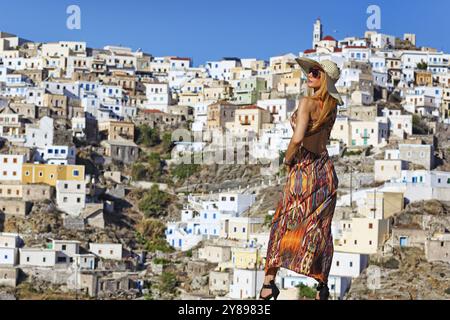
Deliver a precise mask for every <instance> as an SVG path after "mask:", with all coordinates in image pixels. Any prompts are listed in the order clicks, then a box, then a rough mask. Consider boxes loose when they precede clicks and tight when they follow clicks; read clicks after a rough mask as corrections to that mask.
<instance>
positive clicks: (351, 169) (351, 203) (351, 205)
mask: <svg viewBox="0 0 450 320" xmlns="http://www.w3.org/2000/svg"><path fill="white" fill-rule="evenodd" d="M352 181H353V167H352V166H350V207H351V208H352V211H353V185H352Z"/></svg>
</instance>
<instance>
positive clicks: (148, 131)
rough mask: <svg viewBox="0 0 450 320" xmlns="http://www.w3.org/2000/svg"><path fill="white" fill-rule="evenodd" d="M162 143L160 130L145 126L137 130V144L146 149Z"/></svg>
mask: <svg viewBox="0 0 450 320" xmlns="http://www.w3.org/2000/svg"><path fill="white" fill-rule="evenodd" d="M160 142H161V139H160V137H159V131H158V129H154V128H150V127H149V126H148V125H146V124H144V125H142V126H139V127H137V128H136V143H137V144H139V145H143V146H145V147H154V146H156V145H158V144H159V143H160Z"/></svg>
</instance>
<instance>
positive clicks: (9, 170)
mask: <svg viewBox="0 0 450 320" xmlns="http://www.w3.org/2000/svg"><path fill="white" fill-rule="evenodd" d="M25 161H26V157H25V155H18V154H17V155H5V154H0V182H5V181H21V180H22V165H23V164H24V163H25Z"/></svg>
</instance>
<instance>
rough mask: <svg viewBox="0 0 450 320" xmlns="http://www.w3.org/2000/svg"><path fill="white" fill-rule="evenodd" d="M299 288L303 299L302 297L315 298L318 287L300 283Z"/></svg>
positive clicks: (300, 296)
mask: <svg viewBox="0 0 450 320" xmlns="http://www.w3.org/2000/svg"><path fill="white" fill-rule="evenodd" d="M297 288H298V296H299V298H300V299H302V298H308V299H314V298H315V297H316V295H317V291H316V289H314V288H311V287H308V286H307V285H304V284H303V283H300V284H299V285H298V286H297Z"/></svg>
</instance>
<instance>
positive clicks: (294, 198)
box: [264, 147, 339, 283]
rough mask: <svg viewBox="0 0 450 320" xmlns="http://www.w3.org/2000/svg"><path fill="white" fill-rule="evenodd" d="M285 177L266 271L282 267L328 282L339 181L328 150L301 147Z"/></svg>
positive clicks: (267, 255)
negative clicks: (316, 150) (332, 221)
mask: <svg viewBox="0 0 450 320" xmlns="http://www.w3.org/2000/svg"><path fill="white" fill-rule="evenodd" d="M286 179H287V181H286V185H285V187H284V190H283V194H282V195H281V196H280V200H279V202H278V205H277V209H276V211H275V214H274V216H273V219H272V224H271V231H270V239H269V243H268V248H267V254H266V263H265V268H264V270H265V272H266V273H267V271H268V270H269V269H270V268H277V267H283V268H286V269H289V270H292V271H294V272H296V273H299V274H302V275H306V276H308V277H311V278H314V279H316V280H317V281H319V282H325V283H326V282H328V274H329V272H330V268H331V262H332V259H333V253H334V249H333V237H332V235H331V220H332V219H333V215H334V209H335V207H336V200H337V193H336V192H337V188H338V183H339V181H338V178H337V175H336V171H335V169H334V165H333V162H332V160H331V159H330V157H329V155H328V151H327V150H325V151H324V152H323V153H321V154H317V155H316V154H314V153H312V152H311V151H308V150H307V149H305V148H304V147H301V149H300V150H299V152H298V153H297V155H296V157H295V161H294V164H293V165H292V166H291V167H290V170H289V174H288V176H287V178H286Z"/></svg>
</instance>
